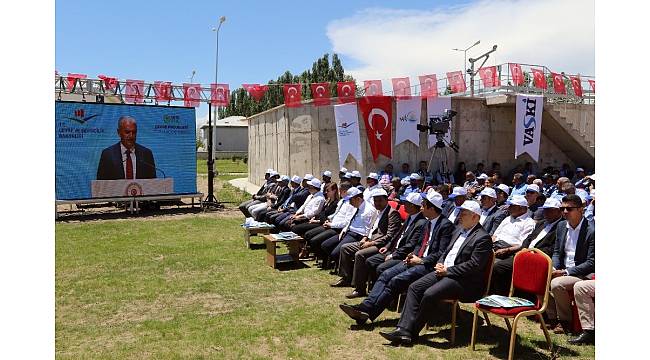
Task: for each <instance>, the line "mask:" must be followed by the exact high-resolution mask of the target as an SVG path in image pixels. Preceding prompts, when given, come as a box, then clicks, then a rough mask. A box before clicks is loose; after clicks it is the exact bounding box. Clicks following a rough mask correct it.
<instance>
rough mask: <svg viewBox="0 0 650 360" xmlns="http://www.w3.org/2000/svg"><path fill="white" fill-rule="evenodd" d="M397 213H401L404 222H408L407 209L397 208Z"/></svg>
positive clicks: (403, 207)
mask: <svg viewBox="0 0 650 360" xmlns="http://www.w3.org/2000/svg"><path fill="white" fill-rule="evenodd" d="M397 211H399V216H400V217H401V218H402V221H406V218H408V217H409V214H408V213H407V212H406V207H405V206H400V207H399V208H397Z"/></svg>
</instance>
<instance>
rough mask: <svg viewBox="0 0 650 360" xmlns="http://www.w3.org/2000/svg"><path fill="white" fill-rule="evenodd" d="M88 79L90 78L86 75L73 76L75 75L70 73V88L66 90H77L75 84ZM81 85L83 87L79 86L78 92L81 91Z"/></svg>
mask: <svg viewBox="0 0 650 360" xmlns="http://www.w3.org/2000/svg"><path fill="white" fill-rule="evenodd" d="M87 77H88V76H87V75H85V74H73V73H68V79H67V80H68V87H67V88H66V90H67V91H68V92H72V89H74V88H75V83H77V80H80V79H85V78H87ZM80 85H81V84H77V87H76V89H77V90H78V89H79V86H80Z"/></svg>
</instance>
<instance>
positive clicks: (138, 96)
mask: <svg viewBox="0 0 650 360" xmlns="http://www.w3.org/2000/svg"><path fill="white" fill-rule="evenodd" d="M124 92H125V95H126V96H125V98H126V102H130V103H133V104H142V101H143V99H144V80H126V89H125V91H124Z"/></svg>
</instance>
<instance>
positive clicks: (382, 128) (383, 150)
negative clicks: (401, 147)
mask: <svg viewBox="0 0 650 360" xmlns="http://www.w3.org/2000/svg"><path fill="white" fill-rule="evenodd" d="M359 107H360V108H361V116H363V121H364V122H365V124H366V133H367V134H368V144H369V145H370V151H371V152H372V158H373V160H374V161H377V157H379V154H383V155H385V156H386V157H388V158H389V159H390V158H392V157H393V152H392V144H393V141H392V119H393V104H392V101H391V97H390V96H364V97H362V98H361V99H360V100H359Z"/></svg>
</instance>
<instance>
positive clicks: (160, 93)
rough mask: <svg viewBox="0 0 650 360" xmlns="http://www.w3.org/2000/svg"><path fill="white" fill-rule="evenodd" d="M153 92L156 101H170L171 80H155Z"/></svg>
mask: <svg viewBox="0 0 650 360" xmlns="http://www.w3.org/2000/svg"><path fill="white" fill-rule="evenodd" d="M153 92H154V95H155V96H156V101H160V102H163V101H171V99H172V83H171V81H155V82H154V83H153Z"/></svg>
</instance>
